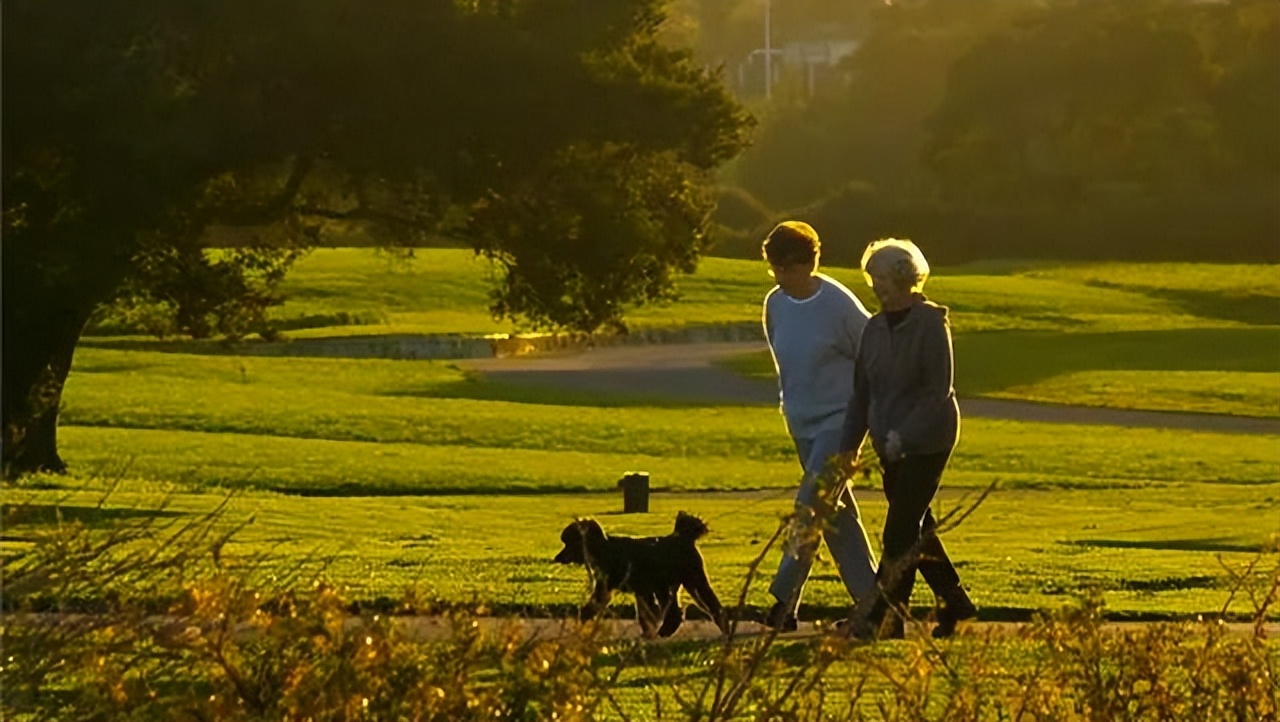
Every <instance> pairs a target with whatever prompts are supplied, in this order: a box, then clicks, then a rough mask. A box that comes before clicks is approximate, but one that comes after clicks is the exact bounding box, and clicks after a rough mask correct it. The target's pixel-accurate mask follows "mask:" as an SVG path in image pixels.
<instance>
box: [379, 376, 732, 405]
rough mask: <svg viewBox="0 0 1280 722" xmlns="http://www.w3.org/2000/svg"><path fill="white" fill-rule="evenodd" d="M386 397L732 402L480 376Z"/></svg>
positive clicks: (536, 401)
mask: <svg viewBox="0 0 1280 722" xmlns="http://www.w3.org/2000/svg"><path fill="white" fill-rule="evenodd" d="M380 395H381V396H387V397H393V398H395V397H403V398H423V399H466V400H469V401H503V402H507V403H515V404H536V405H539V406H591V407H595V408H604V409H611V408H680V409H686V408H703V407H717V406H736V405H743V406H746V405H750V404H748V403H743V404H733V403H727V402H725V401H721V400H700V399H680V398H675V397H672V396H657V395H653V396H650V395H640V394H620V393H611V392H609V391H603V390H590V391H579V390H576V389H573V388H570V387H569V386H567V385H566V384H565V383H564V382H561V383H556V382H554V381H548V382H547V383H545V384H512V383H502V382H498V381H488V380H482V379H479V378H475V379H461V380H458V381H450V382H445V383H439V384H432V385H431V386H430V387H428V388H422V389H397V390H395V391H384V392H383V393H381V394H380Z"/></svg>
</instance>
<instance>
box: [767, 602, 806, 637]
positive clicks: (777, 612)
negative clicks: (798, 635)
mask: <svg viewBox="0 0 1280 722" xmlns="http://www.w3.org/2000/svg"><path fill="white" fill-rule="evenodd" d="M764 625H765V626H766V627H770V628H772V629H776V630H778V631H779V632H794V631H796V630H797V629H799V628H800V622H799V620H797V619H796V615H794V614H792V613H791V612H789V611H787V605H785V604H783V603H782V602H778V603H777V604H774V605H773V608H771V609H770V610H769V613H768V614H767V615H765V618H764Z"/></svg>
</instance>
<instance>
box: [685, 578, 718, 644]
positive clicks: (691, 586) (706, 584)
mask: <svg viewBox="0 0 1280 722" xmlns="http://www.w3.org/2000/svg"><path fill="white" fill-rule="evenodd" d="M699 561H701V560H699ZM684 588H685V591H687V592H689V596H690V597H693V602H694V604H697V605H698V606H699V607H701V608H702V611H704V612H706V613H707V614H709V615H711V619H712V620H713V621H715V623H716V626H717V627H719V628H720V631H722V632H724V633H725V634H728V633H729V620H728V619H726V618H725V615H724V609H723V608H722V607H721V606H720V598H719V597H717V596H716V593H715V592H714V591H713V590H712V589H711V582H710V580H708V579H707V570H706V568H705V567H704V566H703V565H702V564H698V565H697V566H696V567H694V568H693V571H692V573H690V575H689V578H688V579H685V580H684Z"/></svg>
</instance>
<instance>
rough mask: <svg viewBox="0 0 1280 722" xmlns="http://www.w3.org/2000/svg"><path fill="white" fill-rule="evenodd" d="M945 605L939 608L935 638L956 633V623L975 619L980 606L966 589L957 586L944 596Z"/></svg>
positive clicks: (934, 632)
mask: <svg viewBox="0 0 1280 722" xmlns="http://www.w3.org/2000/svg"><path fill="white" fill-rule="evenodd" d="M942 601H943V605H942V606H941V607H940V608H939V609H938V626H936V627H934V628H933V632H932V634H933V638H934V639H944V638H946V637H950V636H951V635H953V634H955V633H956V625H957V624H959V623H960V622H963V621H964V620H966V619H973V618H974V617H975V616H977V614H978V608H977V607H975V606H973V600H971V599H969V595H968V594H967V593H965V591H964V589H962V588H960V587H956V588H955V589H954V590H952V591H951V592H949V593H947V594H946V595H944V596H943V600H942Z"/></svg>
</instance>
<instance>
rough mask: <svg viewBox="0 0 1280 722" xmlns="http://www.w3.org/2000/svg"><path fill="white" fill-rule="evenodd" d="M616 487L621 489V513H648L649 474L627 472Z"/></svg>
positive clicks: (644, 472) (645, 472)
mask: <svg viewBox="0 0 1280 722" xmlns="http://www.w3.org/2000/svg"><path fill="white" fill-rule="evenodd" d="M618 486H620V487H622V513H624V514H647V513H649V472H647V471H628V472H627V473H626V474H625V475H624V476H623V477H622V478H621V479H618Z"/></svg>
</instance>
